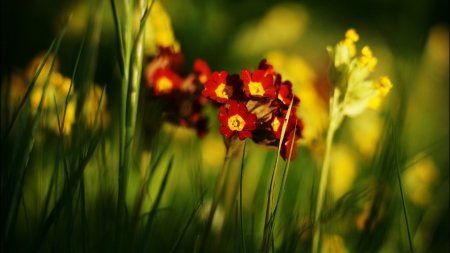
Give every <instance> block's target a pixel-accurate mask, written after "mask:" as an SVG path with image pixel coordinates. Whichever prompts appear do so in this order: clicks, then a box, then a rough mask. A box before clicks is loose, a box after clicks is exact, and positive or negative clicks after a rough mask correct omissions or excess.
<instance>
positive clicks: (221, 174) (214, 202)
mask: <svg viewBox="0 0 450 253" xmlns="http://www.w3.org/2000/svg"><path fill="white" fill-rule="evenodd" d="M236 141H237V138H236V136H234V137H233V138H232V139H231V141H230V144H229V145H228V146H227V152H226V155H225V158H224V160H223V164H222V168H221V169H220V172H219V176H218V177H217V181H216V187H215V189H214V196H213V200H212V203H211V208H210V210H209V215H208V220H207V221H206V227H205V231H204V234H203V239H202V242H201V245H200V250H199V252H203V250H204V248H205V245H206V239H207V238H208V235H209V233H210V232H211V225H212V222H213V219H214V214H215V212H216V209H217V205H218V204H219V200H220V196H221V195H222V189H223V185H224V183H225V176H226V171H227V170H226V168H227V164H228V159H229V158H230V156H231V155H232V150H234V147H233V145H234V144H235V143H236Z"/></svg>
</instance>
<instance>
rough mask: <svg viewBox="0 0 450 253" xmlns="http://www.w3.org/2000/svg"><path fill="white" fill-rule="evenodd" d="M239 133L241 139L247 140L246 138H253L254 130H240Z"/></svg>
mask: <svg viewBox="0 0 450 253" xmlns="http://www.w3.org/2000/svg"><path fill="white" fill-rule="evenodd" d="M238 135H239V140H241V141H243V140H245V138H250V139H251V138H252V136H253V135H252V132H251V131H239V132H238Z"/></svg>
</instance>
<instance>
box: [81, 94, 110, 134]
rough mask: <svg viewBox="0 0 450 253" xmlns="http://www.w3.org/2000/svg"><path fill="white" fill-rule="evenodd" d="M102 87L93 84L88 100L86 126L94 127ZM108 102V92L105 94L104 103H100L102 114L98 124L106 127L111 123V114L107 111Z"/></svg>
mask: <svg viewBox="0 0 450 253" xmlns="http://www.w3.org/2000/svg"><path fill="white" fill-rule="evenodd" d="M102 90H103V89H102V88H101V87H100V86H98V85H93V86H92V88H91V91H90V92H89V99H88V101H86V103H87V104H86V107H85V109H86V126H87V127H93V126H94V122H95V117H96V115H97V110H98V107H99V102H100V97H101V94H102ZM107 103H108V100H107V97H106V94H104V95H103V99H102V103H101V104H100V109H99V110H100V115H99V119H98V126H99V127H101V128H105V127H106V126H107V125H108V124H109V114H108V112H107V111H106V105H107Z"/></svg>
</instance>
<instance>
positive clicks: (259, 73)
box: [241, 69, 277, 99]
mask: <svg viewBox="0 0 450 253" xmlns="http://www.w3.org/2000/svg"><path fill="white" fill-rule="evenodd" d="M241 76H242V80H243V81H244V91H245V95H246V96H247V97H249V98H252V97H256V98H261V97H266V98H271V99H275V98H276V96H277V87H276V86H275V85H274V78H273V75H272V74H268V73H267V72H266V71H265V70H262V69H258V70H256V71H255V72H254V73H252V72H251V71H250V70H249V69H244V70H243V71H242V75H241Z"/></svg>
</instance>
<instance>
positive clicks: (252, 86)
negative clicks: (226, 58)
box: [248, 82, 265, 96]
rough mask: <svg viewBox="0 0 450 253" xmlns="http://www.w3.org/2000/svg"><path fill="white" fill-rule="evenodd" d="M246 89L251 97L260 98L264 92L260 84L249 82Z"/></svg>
mask: <svg viewBox="0 0 450 253" xmlns="http://www.w3.org/2000/svg"><path fill="white" fill-rule="evenodd" d="M248 88H249V90H250V93H251V94H252V95H260V96H262V95H264V92H265V91H264V88H263V87H262V84H261V83H260V82H250V83H249V84H248Z"/></svg>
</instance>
